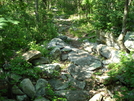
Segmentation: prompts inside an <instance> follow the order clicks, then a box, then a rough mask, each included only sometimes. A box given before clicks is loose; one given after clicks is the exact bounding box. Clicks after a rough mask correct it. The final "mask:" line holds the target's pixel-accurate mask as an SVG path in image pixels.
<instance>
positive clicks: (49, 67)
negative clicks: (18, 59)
mask: <svg viewBox="0 0 134 101" xmlns="http://www.w3.org/2000/svg"><path fill="white" fill-rule="evenodd" d="M36 67H37V68H40V69H41V70H42V71H43V72H45V73H47V74H48V75H51V74H53V73H54V72H55V71H58V72H60V70H61V68H60V64H58V63H54V64H42V65H38V66H36Z"/></svg>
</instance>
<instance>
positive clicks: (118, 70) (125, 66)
mask: <svg viewBox="0 0 134 101" xmlns="http://www.w3.org/2000/svg"><path fill="white" fill-rule="evenodd" d="M124 54H125V53H123V54H122V56H121V62H120V63H119V64H110V65H109V68H110V69H111V70H110V72H109V73H108V74H109V76H110V79H109V80H107V83H109V82H113V81H114V82H115V81H120V82H121V84H122V85H123V87H122V89H121V91H118V92H117V93H116V94H115V97H116V98H118V99H119V101H123V100H129V101H133V100H134V97H133V94H134V91H133V88H134V58H133V53H131V54H129V55H124ZM119 93H120V94H121V95H122V96H119ZM120 99H121V100H120Z"/></svg>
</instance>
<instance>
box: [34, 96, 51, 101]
mask: <svg viewBox="0 0 134 101" xmlns="http://www.w3.org/2000/svg"><path fill="white" fill-rule="evenodd" d="M34 101H50V100H48V99H46V98H44V97H39V98H36V99H35V100H34Z"/></svg>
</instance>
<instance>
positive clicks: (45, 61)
mask: <svg viewBox="0 0 134 101" xmlns="http://www.w3.org/2000/svg"><path fill="white" fill-rule="evenodd" d="M32 63H33V65H36V66H37V65H41V64H48V63H50V61H49V59H48V58H46V57H40V58H38V59H35V60H33V61H32Z"/></svg>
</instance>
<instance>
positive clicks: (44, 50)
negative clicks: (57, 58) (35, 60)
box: [28, 41, 49, 56]
mask: <svg viewBox="0 0 134 101" xmlns="http://www.w3.org/2000/svg"><path fill="white" fill-rule="evenodd" d="M28 47H29V49H30V50H38V51H40V52H41V53H42V54H43V55H44V56H48V54H49V50H48V49H47V48H46V45H45V43H44V44H43V45H40V44H37V43H36V42H35V41H32V42H30V43H29V44H28Z"/></svg>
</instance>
